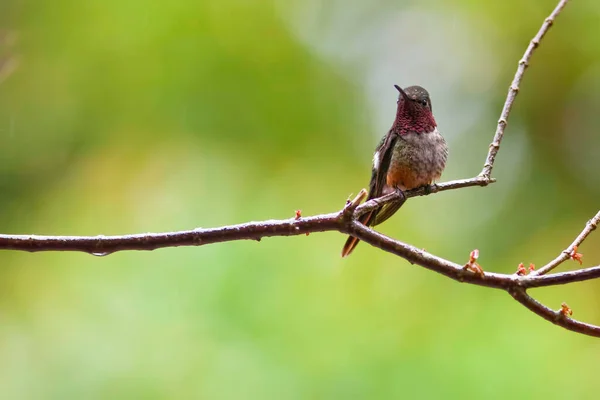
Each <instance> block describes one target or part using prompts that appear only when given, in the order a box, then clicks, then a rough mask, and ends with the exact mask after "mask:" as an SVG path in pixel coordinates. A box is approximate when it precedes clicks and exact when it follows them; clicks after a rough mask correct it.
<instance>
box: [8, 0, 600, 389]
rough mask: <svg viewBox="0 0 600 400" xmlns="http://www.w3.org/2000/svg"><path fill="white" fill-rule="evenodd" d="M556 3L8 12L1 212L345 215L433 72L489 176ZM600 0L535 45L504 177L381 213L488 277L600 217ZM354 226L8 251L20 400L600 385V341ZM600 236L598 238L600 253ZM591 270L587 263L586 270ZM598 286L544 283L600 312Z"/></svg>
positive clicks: (109, 5) (456, 133)
mask: <svg viewBox="0 0 600 400" xmlns="http://www.w3.org/2000/svg"><path fill="white" fill-rule="evenodd" d="M554 6H555V1H554V0H544V1H538V0H526V1H523V0H507V1H502V2H478V1H468V0H456V1H433V0H431V1H395V0H394V1H392V0H375V1H370V2H360V1H347V0H335V1H328V2H325V1H316V0H304V1H283V0H281V1H244V0H218V1H217V0H210V1H201V2H198V1H192V0H173V1H169V2H147V1H140V0H118V1H117V0H105V1H69V0H56V1H52V2H40V1H38V2H26V1H22V0H2V2H1V3H0V28H1V29H2V31H1V34H0V64H1V65H2V66H3V71H4V73H0V221H1V227H0V231H1V232H3V233H37V234H73V235H75V234H82V235H83V234H85V235H95V234H105V235H109V234H124V233H134V232H148V231H151V232H156V231H170V230H181V229H190V228H194V227H199V226H201V227H212V226H219V225H225V224H232V223H239V222H244V221H249V220H262V219H271V218H288V217H291V216H293V214H294V210H296V209H301V210H302V212H303V214H304V215H311V214H317V213H323V212H330V211H334V210H337V209H339V208H340V207H341V206H342V205H343V204H344V202H345V200H346V198H347V197H348V196H350V195H351V194H355V193H356V192H357V191H358V190H360V189H361V188H362V187H365V186H367V184H368V179H369V176H370V161H371V156H372V151H373V149H374V147H375V145H376V143H377V141H378V140H379V138H380V137H381V136H382V135H383V134H384V133H385V132H386V130H387V129H388V128H389V126H390V124H391V122H392V118H393V115H394V109H395V100H396V95H397V93H396V91H395V90H394V88H393V87H392V85H393V84H400V85H402V86H408V85H411V84H420V85H423V86H425V87H426V88H427V89H428V90H429V91H430V93H431V96H432V99H433V110H434V113H435V116H436V118H437V121H438V124H439V126H440V129H441V131H442V132H443V133H444V135H445V137H446V138H447V140H448V142H449V146H450V158H449V163H448V167H447V169H446V172H445V174H444V179H457V178H464V177H470V176H473V175H475V174H477V173H478V172H479V171H480V169H481V166H482V164H483V161H484V158H485V154H486V151H487V146H488V144H489V142H490V141H491V138H492V135H493V132H494V129H495V125H496V121H497V118H498V115H499V112H500V109H501V106H502V103H503V101H504V98H505V95H506V91H507V88H508V84H509V82H510V80H511V79H512V76H513V74H514V71H515V67H516V65H517V61H518V59H519V58H520V57H521V55H522V53H523V51H524V49H525V47H526V46H527V43H528V42H529V40H530V39H531V38H532V37H533V35H534V34H535V32H537V30H538V28H539V26H540V24H541V22H542V21H543V19H544V18H545V17H546V16H547V15H548V14H549V13H550V11H551V10H552V9H553V7H554ZM599 21H600V2H598V1H595V0H584V1H575V2H573V4H570V5H569V6H568V7H567V9H566V10H565V11H564V13H563V14H562V15H561V16H560V17H559V19H558V20H557V23H556V24H555V26H554V27H553V28H552V29H551V31H550V32H549V34H548V36H547V37H546V39H545V41H544V42H543V43H542V46H541V47H540V48H539V50H538V52H537V53H536V54H535V55H534V58H533V60H532V62H531V67H530V68H529V70H528V73H527V75H526V76H525V79H524V82H523V84H522V86H521V93H520V94H519V96H518V98H517V101H516V104H515V108H514V112H513V113H512V115H511V118H510V123H509V127H508V129H507V131H506V137H505V140H504V142H503V144H502V148H501V150H500V153H499V156H498V158H497V163H496V167H495V169H494V175H495V177H496V178H497V179H498V182H497V183H496V184H494V185H491V186H489V187H487V188H468V189H463V190H456V191H452V192H445V193H441V194H438V195H435V196H429V197H426V198H419V199H414V200H411V201H409V202H408V203H407V204H406V205H405V206H404V208H403V209H402V210H401V212H399V213H398V214H397V215H395V216H394V218H392V219H391V220H390V221H389V222H387V223H386V224H385V225H383V226H381V227H380V229H381V231H383V232H385V233H386V234H389V235H391V236H393V237H396V238H399V239H401V240H404V241H406V242H408V243H411V244H415V245H417V246H420V247H424V248H426V249H427V250H428V251H431V252H433V253H434V254H438V255H440V256H442V257H446V258H448V259H451V260H454V261H456V262H462V261H466V260H467V258H468V254H469V252H470V251H471V250H472V249H474V248H479V249H480V251H481V257H480V262H481V265H482V266H483V267H484V268H485V269H486V270H489V271H497V272H505V273H511V272H513V271H515V270H516V267H517V264H518V263H519V262H524V263H525V264H526V265H528V264H529V263H530V262H532V263H535V264H536V265H538V266H539V265H541V264H544V263H545V262H547V261H548V260H549V259H551V258H552V257H554V256H556V255H557V254H558V253H559V252H560V251H561V250H562V249H563V248H565V247H566V246H567V245H568V244H569V243H570V242H571V240H572V239H573V238H574V237H575V236H576V235H577V234H578V232H579V231H580V230H581V228H583V226H584V224H585V222H586V221H587V220H588V219H589V218H590V217H591V216H592V215H593V214H594V213H595V212H596V211H597V209H598V201H597V199H598V196H599V195H600V185H599V183H600V174H599V173H598V168H599V167H600V161H599V149H600V135H598V129H597V127H598V124H599V123H600V114H599V113H598V110H599V108H600V39H599V38H600V35H598V26H599ZM344 240H345V238H344V237H342V236H341V235H340V234H337V233H322V234H312V235H310V236H308V237H306V236H301V237H293V238H272V239H265V240H263V241H261V242H260V243H257V242H234V243H227V244H218V245H211V246H206V247H199V248H174V249H163V250H158V251H154V252H124V253H118V254H114V255H111V256H108V257H93V256H90V255H85V254H78V253H63V254H61V253H37V254H26V253H19V252H8V251H4V252H1V253H0V265H1V267H2V268H1V269H0V396H1V397H2V398H6V399H41V398H52V399H67V398H72V399H79V398H86V399H92V398H111V399H112V398H122V399H126V398H127V399H129V398H153V399H163V398H206V399H243V398H247V399H267V398H273V399H275V398H285V399H305V398H311V399H337V398H339V399H348V398H357V399H358V398H365V399H366V398H457V399H462V398H485V399H506V398H528V399H531V398H543V399H552V398H557V399H560V398H567V397H568V398H579V399H585V398H590V399H591V398H597V393H598V391H599V390H600V382H599V381H598V378H597V371H596V369H595V368H596V367H597V365H598V356H599V354H600V341H598V339H594V338H590V337H586V336H581V335H577V334H574V333H571V332H568V331H565V330H562V329H560V328H558V327H555V326H553V325H551V324H549V323H548V322H546V321H544V320H542V319H541V318H539V317H537V316H535V315H534V314H532V313H531V312H529V311H527V310H525V309H524V308H523V307H521V306H520V305H518V304H517V303H516V302H515V301H513V300H512V299H511V298H510V296H508V295H507V294H505V293H503V292H500V291H495V290H490V289H484V288H479V287H474V286H468V285H462V284H458V283H456V282H453V281H451V280H449V279H447V278H444V277H442V276H439V275H437V274H435V273H432V272H430V271H427V270H425V269H422V268H419V267H416V266H413V265H410V264H409V263H407V262H405V261H404V260H402V259H399V258H396V257H394V256H391V255H389V254H386V253H383V252H381V251H379V250H376V249H374V248H371V247H369V246H368V245H365V244H362V245H361V246H359V247H358V249H357V251H356V252H355V253H354V254H353V255H352V256H351V257H350V258H348V259H344V260H342V259H341V258H340V257H339V252H340V249H341V246H342V244H343V242H344ZM599 243H600V237H599V236H592V237H590V239H589V240H588V241H587V242H586V243H585V244H584V246H582V247H581V249H580V251H581V252H582V253H583V254H584V265H586V266H591V265H595V264H599V263H600V249H598V244H599ZM576 266H577V264H576V263H575V262H572V261H571V262H568V263H566V264H564V265H563V266H562V267H561V268H562V269H567V268H573V267H576ZM599 289H600V282H587V283H580V284H573V285H569V286H565V287H555V288H549V289H543V290H536V291H534V292H533V294H534V295H535V296H536V297H537V298H538V299H540V300H542V301H544V302H545V303H546V304H548V305H549V306H551V307H553V308H558V307H559V306H560V303H561V302H563V301H566V302H567V303H568V304H569V305H570V306H571V307H572V308H573V310H574V313H575V314H574V316H575V317H577V318H579V319H583V320H585V321H589V322H594V323H600V310H599V303H600V294H599Z"/></svg>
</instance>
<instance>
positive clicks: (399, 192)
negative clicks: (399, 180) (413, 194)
mask: <svg viewBox="0 0 600 400" xmlns="http://www.w3.org/2000/svg"><path fill="white" fill-rule="evenodd" d="M396 194H397V195H398V200H397V201H398V203H400V204H402V203H404V202H405V201H406V196H405V195H404V191H403V190H402V189H400V188H399V187H397V188H396Z"/></svg>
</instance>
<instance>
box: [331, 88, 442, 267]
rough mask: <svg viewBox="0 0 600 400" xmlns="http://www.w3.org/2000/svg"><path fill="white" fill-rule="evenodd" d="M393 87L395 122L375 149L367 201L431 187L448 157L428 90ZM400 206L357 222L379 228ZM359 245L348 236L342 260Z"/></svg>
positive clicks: (374, 212) (397, 204) (363, 216)
mask: <svg viewBox="0 0 600 400" xmlns="http://www.w3.org/2000/svg"><path fill="white" fill-rule="evenodd" d="M394 87H395V88H396V89H397V90H398V92H400V94H399V95H398V108H397V110H396V119H395V120H394V123H393V125H392V127H391V128H390V130H389V131H388V133H387V135H385V136H384V137H383V139H382V140H381V142H379V145H378V146H377V149H376V150H375V155H374V156H373V169H372V172H371V183H370V185H369V197H368V198H367V200H371V199H374V198H377V197H381V196H383V195H385V194H388V193H391V192H393V191H395V190H401V191H404V190H410V189H414V188H417V187H420V186H428V185H431V184H432V183H433V182H434V181H436V180H437V179H439V178H440V176H441V175H442V171H443V170H444V167H445V166H446V159H447V158H448V146H447V145H446V141H445V140H444V138H443V137H442V135H440V133H439V132H438V129H437V124H436V123H435V119H434V118H433V113H432V111H431V99H430V98H429V93H427V90H425V89H423V88H422V87H421V86H409V87H407V88H404V89H401V88H400V87H399V86H398V85H394ZM401 206H402V202H396V203H388V204H386V205H385V206H383V207H382V208H380V209H377V210H375V211H371V212H369V213H367V214H364V215H362V216H361V217H360V222H362V223H363V224H365V225H367V226H374V225H379V224H380V223H382V222H383V221H385V220H387V219H388V218H389V217H391V216H392V215H394V213H395V212H396V211H398V209H399V208H400V207H401ZM358 242H359V239H357V238H355V237H352V236H350V237H349V238H348V240H347V241H346V244H345V245H344V248H343V249H342V257H346V256H347V255H349V254H350V253H351V252H352V250H354V248H355V247H356V245H357V244H358Z"/></svg>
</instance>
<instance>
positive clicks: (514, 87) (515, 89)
mask: <svg viewBox="0 0 600 400" xmlns="http://www.w3.org/2000/svg"><path fill="white" fill-rule="evenodd" d="M568 1H569V0H561V1H559V2H558V5H557V6H556V8H555V9H554V11H552V13H551V14H550V16H549V17H548V18H546V20H545V21H544V23H543V24H542V27H541V28H540V30H539V31H538V33H537V34H536V35H535V36H534V38H533V39H532V40H531V42H529V46H527V50H525V54H523V58H521V59H520V60H519V65H518V67H517V72H516V73H515V77H514V79H513V81H512V83H511V85H510V87H509V88H508V95H507V96H506V101H505V102H504V107H503V108H502V112H501V113H500V119H498V127H497V128H496V134H495V135H494V139H493V140H492V143H490V149H489V151H488V154H487V157H486V159H485V163H484V164H483V169H482V170H481V172H480V173H479V176H482V177H485V178H489V177H490V176H491V174H492V168H493V167H494V161H495V159H496V154H498V150H499V149H500V143H501V142H502V138H503V137H504V130H505V129H506V125H507V124H508V116H509V114H510V111H511V110H512V106H513V103H514V101H515V98H516V97H517V94H518V93H519V85H520V84H521V81H522V80H523V75H524V74H525V70H526V69H527V67H528V66H529V60H530V59H531V56H532V55H533V52H534V51H535V49H537V48H538V46H539V45H540V42H541V41H542V39H543V38H544V36H545V35H546V32H548V30H549V29H550V27H551V26H552V24H553V23H554V20H555V19H556V17H557V16H558V14H560V12H561V11H562V10H563V8H565V6H566V5H567V3H568Z"/></svg>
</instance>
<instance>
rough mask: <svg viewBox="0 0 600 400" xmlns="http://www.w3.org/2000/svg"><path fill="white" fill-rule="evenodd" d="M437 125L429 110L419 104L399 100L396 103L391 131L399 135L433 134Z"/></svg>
mask: <svg viewBox="0 0 600 400" xmlns="http://www.w3.org/2000/svg"><path fill="white" fill-rule="evenodd" d="M436 126H437V124H436V123H435V119H434V118H433V113H432V112H431V110H430V109H429V108H427V107H425V106H422V105H421V104H419V103H415V102H412V101H406V100H404V99H401V100H400V101H399V102H398V110H397V111H396V120H395V121H394V126H393V129H394V130H395V131H397V132H398V133H399V134H400V135H405V134H407V133H410V132H416V133H429V132H433V131H434V129H435V127H436Z"/></svg>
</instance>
